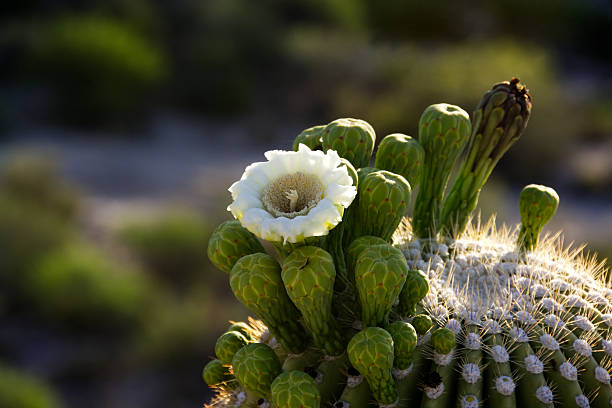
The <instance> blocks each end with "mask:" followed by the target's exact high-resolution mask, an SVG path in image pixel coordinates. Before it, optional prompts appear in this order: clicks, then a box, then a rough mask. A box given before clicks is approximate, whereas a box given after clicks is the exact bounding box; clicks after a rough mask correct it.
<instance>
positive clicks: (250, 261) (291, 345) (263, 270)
mask: <svg viewBox="0 0 612 408" xmlns="http://www.w3.org/2000/svg"><path fill="white" fill-rule="evenodd" d="M230 286H231V287H232V290H233V291H234V295H235V296H236V298H237V299H238V300H239V301H240V302H242V304H244V305H245V306H246V307H247V308H248V309H249V310H251V311H252V312H253V313H255V314H256V315H257V317H258V318H260V319H261V320H262V321H263V322H264V323H265V324H266V326H268V329H269V330H270V333H272V334H273V335H274V336H275V337H276V339H277V340H278V341H279V342H280V344H281V345H282V346H283V347H284V348H285V349H286V350H287V351H289V352H292V353H300V352H302V351H304V349H305V348H306V343H307V339H306V338H305V337H306V336H305V332H304V329H303V328H302V326H300V324H299V323H298V319H299V317H300V313H299V311H298V310H297V309H296V307H295V305H294V304H293V303H292V302H291V300H290V299H289V297H288V296H287V292H286V290H285V285H284V284H283V281H282V279H281V268H280V266H279V264H278V263H277V262H276V261H275V260H274V258H272V257H271V256H269V255H267V254H251V255H247V256H244V257H242V258H240V260H239V261H238V262H236V264H235V265H234V267H233V268H232V271H231V273H230Z"/></svg>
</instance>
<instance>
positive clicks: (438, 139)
mask: <svg viewBox="0 0 612 408" xmlns="http://www.w3.org/2000/svg"><path fill="white" fill-rule="evenodd" d="M470 132H471V123H470V117H469V115H468V114H467V113H466V112H465V111H464V110H463V109H461V108H460V107H458V106H454V105H449V104H446V103H440V104H436V105H431V106H429V107H428V108H427V109H425V111H424V112H423V114H422V115H421V118H420V120H419V143H420V144H421V146H423V149H424V150H425V160H424V162H423V170H422V172H421V182H420V183H419V185H420V189H419V193H418V194H417V197H416V201H415V203H414V216H413V218H412V227H413V231H414V234H415V235H416V236H417V237H419V238H435V237H436V234H437V231H438V228H439V227H440V212H441V207H442V199H443V195H444V190H445V188H446V183H447V182H448V178H449V176H450V172H451V170H452V168H453V165H454V164H455V161H456V160H457V158H458V157H459V155H460V154H461V152H462V151H463V148H464V147H465V144H466V143H467V141H468V138H469V136H470Z"/></svg>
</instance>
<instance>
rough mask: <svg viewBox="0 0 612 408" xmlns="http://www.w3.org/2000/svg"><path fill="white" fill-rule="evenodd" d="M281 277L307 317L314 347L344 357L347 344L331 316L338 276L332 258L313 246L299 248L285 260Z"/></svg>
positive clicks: (306, 322) (305, 320)
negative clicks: (335, 283) (343, 353)
mask: <svg viewBox="0 0 612 408" xmlns="http://www.w3.org/2000/svg"><path fill="white" fill-rule="evenodd" d="M281 276H282V279H283V282H284V283H285V288H286V289H287V294H288V295H289V298H290V299H291V300H292V301H293V303H294V304H295V305H296V306H297V308H298V310H299V311H300V312H302V316H304V323H305V325H306V327H307V328H308V330H309V331H310V333H311V334H312V337H313V340H314V343H315V345H316V346H317V347H320V348H321V349H323V351H324V352H325V353H326V354H327V355H331V356H337V355H339V354H342V352H343V351H344V342H343V341H342V335H341V334H340V332H339V331H338V326H337V324H336V319H335V318H334V316H333V315H332V299H333V296H334V279H335V277H336V269H335V267H334V260H333V259H332V256H331V255H330V254H329V253H328V252H327V251H325V250H324V249H321V248H318V247H314V246H304V247H300V248H297V249H295V250H293V252H291V254H289V256H288V257H287V258H285V260H284V262H283V269H282V275H281Z"/></svg>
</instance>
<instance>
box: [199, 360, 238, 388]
mask: <svg viewBox="0 0 612 408" xmlns="http://www.w3.org/2000/svg"><path fill="white" fill-rule="evenodd" d="M202 378H203V379H204V382H205V383H206V384H208V386H209V387H220V388H227V389H231V388H235V387H236V385H237V384H236V382H235V378H234V376H233V375H232V373H231V372H230V369H229V366H227V365H225V364H223V362H221V361H220V360H211V361H209V362H208V364H206V365H205V366H204V370H202Z"/></svg>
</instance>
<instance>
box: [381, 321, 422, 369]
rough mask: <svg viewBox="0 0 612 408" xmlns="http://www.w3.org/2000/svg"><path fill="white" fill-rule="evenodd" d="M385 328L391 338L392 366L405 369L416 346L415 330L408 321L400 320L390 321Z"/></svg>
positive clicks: (410, 361) (408, 365)
mask: <svg viewBox="0 0 612 408" xmlns="http://www.w3.org/2000/svg"><path fill="white" fill-rule="evenodd" d="M386 330H387V332H389V334H390V335H391V337H392V338H393V353H394V360H393V367H395V368H397V369H399V370H406V369H407V368H408V367H410V364H411V363H412V355H413V354H414V350H415V349H416V346H417V332H416V330H415V329H414V327H412V325H411V324H410V323H407V322H402V321H398V322H393V323H391V324H390V325H388V326H387V327H386Z"/></svg>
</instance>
